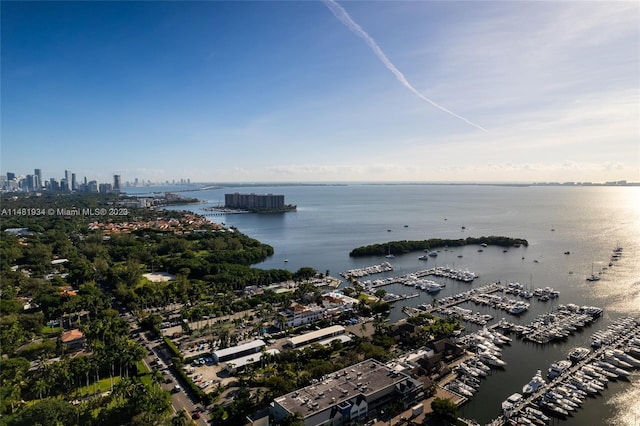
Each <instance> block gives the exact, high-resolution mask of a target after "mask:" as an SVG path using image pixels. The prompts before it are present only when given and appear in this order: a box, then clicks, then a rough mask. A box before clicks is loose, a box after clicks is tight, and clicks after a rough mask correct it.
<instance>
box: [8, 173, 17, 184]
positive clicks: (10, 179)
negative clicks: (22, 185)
mask: <svg viewBox="0 0 640 426" xmlns="http://www.w3.org/2000/svg"><path fill="white" fill-rule="evenodd" d="M15 178H16V174H15V173H13V172H7V180H8V181H9V182H11V181H12V180H14V179H15Z"/></svg>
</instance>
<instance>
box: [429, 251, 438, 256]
mask: <svg viewBox="0 0 640 426" xmlns="http://www.w3.org/2000/svg"><path fill="white" fill-rule="evenodd" d="M427 256H429V257H438V252H437V251H430V252H429V253H427Z"/></svg>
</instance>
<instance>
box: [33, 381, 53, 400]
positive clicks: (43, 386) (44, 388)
mask: <svg viewBox="0 0 640 426" xmlns="http://www.w3.org/2000/svg"><path fill="white" fill-rule="evenodd" d="M33 390H34V391H35V392H37V394H38V398H40V399H42V394H43V393H45V392H48V391H49V385H48V384H47V382H46V381H45V380H44V379H38V380H36V382H35V383H34V385H33Z"/></svg>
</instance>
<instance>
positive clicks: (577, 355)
mask: <svg viewBox="0 0 640 426" xmlns="http://www.w3.org/2000/svg"><path fill="white" fill-rule="evenodd" d="M590 353H591V350H590V349H589V348H582V347H577V348H573V349H571V350H570V351H569V355H567V358H569V361H571V362H573V363H578V362H580V361H582V360H583V359H585V358H586V357H587V356H588V355H589V354H590Z"/></svg>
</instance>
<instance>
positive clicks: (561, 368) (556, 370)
mask: <svg viewBox="0 0 640 426" xmlns="http://www.w3.org/2000/svg"><path fill="white" fill-rule="evenodd" d="M569 367H571V361H569V360H564V359H563V360H562V361H558V362H554V363H553V364H551V365H550V366H549V371H548V372H547V377H549V378H550V379H555V378H556V377H558V376H560V375H561V374H563V373H564V372H565V371H567V369H568V368H569Z"/></svg>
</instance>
